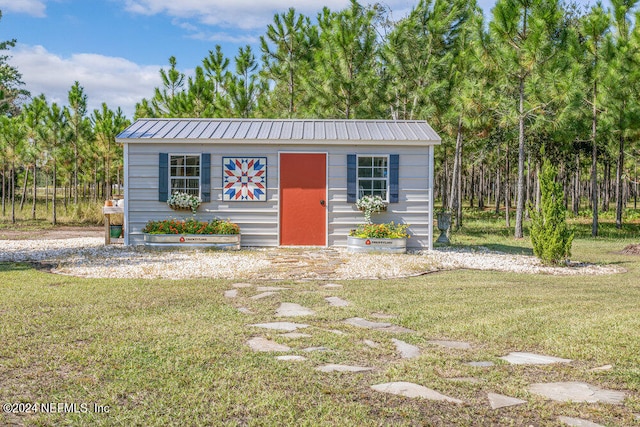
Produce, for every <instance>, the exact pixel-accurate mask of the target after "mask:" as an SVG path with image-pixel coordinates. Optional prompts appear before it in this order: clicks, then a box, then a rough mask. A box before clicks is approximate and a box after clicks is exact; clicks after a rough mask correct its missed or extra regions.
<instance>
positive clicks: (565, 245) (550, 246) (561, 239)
mask: <svg viewBox="0 0 640 427" xmlns="http://www.w3.org/2000/svg"><path fill="white" fill-rule="evenodd" d="M557 175H558V171H557V169H556V168H555V167H554V166H553V165H552V164H551V161H550V160H548V159H546V160H545V161H544V163H543V165H542V174H541V176H540V190H541V192H542V198H541V209H540V211H537V210H535V209H533V208H532V207H531V206H529V215H530V216H531V243H532V245H533V253H534V254H535V255H536V256H537V257H538V258H540V259H541V260H542V261H543V262H545V263H549V264H559V263H560V262H562V261H564V260H566V259H567V258H568V257H569V256H571V243H572V242H573V236H574V231H573V230H572V229H570V228H569V227H568V226H567V218H566V217H567V211H566V208H565V206H564V201H563V197H564V196H563V191H562V184H560V183H559V182H556V177H557Z"/></svg>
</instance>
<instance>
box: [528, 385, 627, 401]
mask: <svg viewBox="0 0 640 427" xmlns="http://www.w3.org/2000/svg"><path fill="white" fill-rule="evenodd" d="M529 391H530V392H531V393H534V394H538V395H541V396H544V397H546V398H548V399H551V400H554V401H556V402H587V403H599V402H600V403H611V404H613V405H621V404H622V401H623V400H624V398H625V396H626V393H625V392H623V391H614V390H605V389H602V388H600V387H598V386H595V385H591V384H587V383H583V382H577V381H575V382H560V383H538V384H531V385H530V386H529Z"/></svg>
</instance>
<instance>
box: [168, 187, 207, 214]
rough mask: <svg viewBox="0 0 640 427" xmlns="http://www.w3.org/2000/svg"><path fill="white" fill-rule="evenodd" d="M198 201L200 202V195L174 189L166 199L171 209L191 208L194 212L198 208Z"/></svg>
mask: <svg viewBox="0 0 640 427" xmlns="http://www.w3.org/2000/svg"><path fill="white" fill-rule="evenodd" d="M200 203H202V200H201V199H200V197H198V196H194V195H193V194H189V193H184V192H182V191H174V192H173V194H172V195H171V197H169V199H168V200H167V204H168V205H169V206H170V207H171V209H191V212H193V213H194V214H195V213H196V211H197V210H198V206H200Z"/></svg>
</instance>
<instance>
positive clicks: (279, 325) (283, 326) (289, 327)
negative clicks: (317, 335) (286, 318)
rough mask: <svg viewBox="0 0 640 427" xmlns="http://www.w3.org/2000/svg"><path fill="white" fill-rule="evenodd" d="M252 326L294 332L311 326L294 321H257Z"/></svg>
mask: <svg viewBox="0 0 640 427" xmlns="http://www.w3.org/2000/svg"><path fill="white" fill-rule="evenodd" d="M251 326H255V327H257V328H265V329H274V330H276V331H289V332H293V331H295V330H298V329H302V328H308V327H309V325H306V324H304V323H293V322H269V323H256V324H253V325H251Z"/></svg>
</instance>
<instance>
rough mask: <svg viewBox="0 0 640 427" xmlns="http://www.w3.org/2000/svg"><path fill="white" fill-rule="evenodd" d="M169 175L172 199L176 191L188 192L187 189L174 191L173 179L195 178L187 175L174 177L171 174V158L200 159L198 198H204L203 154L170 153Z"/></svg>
mask: <svg viewBox="0 0 640 427" xmlns="http://www.w3.org/2000/svg"><path fill="white" fill-rule="evenodd" d="M168 156H169V159H168V160H169V161H168V163H169V173H168V174H167V175H168V176H169V184H168V187H167V188H168V189H169V197H171V195H172V194H173V192H174V191H186V190H187V189H186V188H179V189H174V188H173V185H172V179H195V177H188V178H187V176H186V175H183V176H173V175H172V174H171V172H172V171H171V158H172V157H186V156H189V157H197V158H198V176H197V178H198V194H197V196H198V197H202V153H169V154H168ZM183 167H186V162H185V165H184V166H183Z"/></svg>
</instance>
